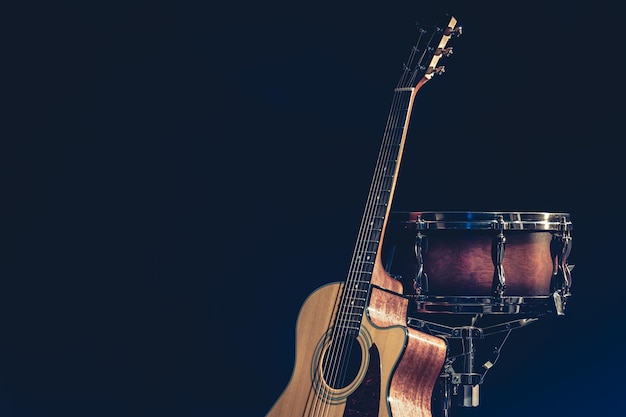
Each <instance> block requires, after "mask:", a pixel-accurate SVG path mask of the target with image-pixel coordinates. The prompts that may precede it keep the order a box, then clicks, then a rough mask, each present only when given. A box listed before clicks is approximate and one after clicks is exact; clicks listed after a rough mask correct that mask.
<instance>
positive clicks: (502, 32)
mask: <svg viewBox="0 0 626 417" xmlns="http://www.w3.org/2000/svg"><path fill="white" fill-rule="evenodd" d="M3 14H4V19H5V20H6V21H7V22H6V23H7V24H6V25H3V27H4V31H5V32H4V35H3V44H4V47H3V55H4V56H3V69H4V70H5V71H7V72H6V73H5V77H4V79H3V81H4V82H3V84H4V88H3V90H4V92H3V94H2V95H3V97H4V99H5V104H6V106H5V111H3V116H4V119H5V122H3V125H4V127H5V129H3V131H4V134H3V138H2V152H1V156H2V160H1V164H0V166H1V168H2V208H1V210H2V222H1V223H0V230H1V233H0V243H1V245H2V246H1V251H0V297H1V300H0V306H1V309H2V310H1V314H0V329H1V333H0V415H2V416H7V417H13V416H19V417H22V416H28V417H48V416H65V417H70V416H81V417H92V416H137V417H139V416H142V417H143V416H181V417H182V416H185V417H186V416H189V417H199V416H262V415H264V414H265V413H266V412H267V411H268V410H269V408H270V407H271V405H272V404H273V403H274V401H275V400H276V399H277V397H278V395H279V394H280V392H281V391H282V389H283V388H284V387H285V386H286V384H287V382H288V379H289V376H290V373H291V369H292V366H293V360H294V326H295V320H296V316H297V313H298V310H299V308H300V306H301V305H302V303H303V301H304V299H305V297H306V296H307V295H308V294H310V293H311V292H312V291H313V290H314V289H316V288H317V287H319V286H320V285H323V284H326V283H328V282H332V281H341V280H343V278H344V274H345V272H346V271H347V267H348V262H349V259H350V255H351V252H352V245H353V243H354V238H355V237H356V232H357V227H358V224H359V222H360V216H361V214H362V210H363V207H364V203H365V198H366V193H367V189H368V187H369V183H370V180H371V175H372V172H373V171H372V170H373V167H374V163H375V159H376V156H377V153H378V146H379V144H380V139H381V137H382V133H383V129H384V126H385V123H386V118H387V114H388V111H389V106H390V104H391V98H392V94H393V88H394V87H395V85H396V82H397V80H398V78H399V76H400V74H401V70H402V64H403V62H404V61H405V60H406V58H407V57H408V54H409V51H410V48H411V47H412V46H413V44H414V43H415V41H416V39H417V29H416V26H415V23H416V22H419V23H420V24H421V25H422V26H423V27H424V28H425V29H428V30H430V29H431V28H432V27H433V26H434V25H435V24H440V25H441V24H444V23H446V22H447V18H446V14H452V15H454V16H455V17H456V18H457V19H458V20H459V23H460V24H461V25H462V26H463V28H464V34H463V35H462V36H461V37H460V38H458V39H454V40H453V43H451V44H452V45H453V46H454V53H453V55H452V56H451V57H449V58H446V60H445V62H444V64H445V66H446V72H445V74H443V75H442V76H441V77H436V78H434V79H433V80H431V81H430V82H429V83H427V84H426V86H425V87H424V88H423V89H422V90H421V91H420V92H419V94H418V96H417V100H416V103H415V107H414V109H413V116H412V119H411V125H410V129H409V137H408V140H407V144H406V146H405V152H404V157H403V161H402V166H401V170H400V174H399V178H398V184H397V188H396V194H395V198H394V202H393V207H392V208H393V210H409V211H421V210H426V211H427V210H441V211H447V210H457V211H478V210H484V211H545V212H568V213H570V214H571V219H572V222H573V224H574V233H573V236H574V244H573V250H572V254H571V258H570V264H574V265H575V269H574V272H573V278H574V285H573V287H572V292H573V297H572V300H571V301H570V303H569V304H568V310H567V314H566V315H565V316H563V317H553V318H547V319H545V320H542V321H540V322H539V323H536V324H533V325H531V326H529V327H526V328H524V329H520V330H516V331H514V332H513V333H512V334H511V336H510V338H509V340H508V341H507V344H505V346H504V349H503V352H502V357H501V358H500V361H499V362H498V363H497V365H496V366H495V367H494V368H493V369H492V370H491V371H490V373H489V375H488V376H487V377H486V379H485V383H484V384H483V386H482V392H481V405H480V406H479V407H478V408H476V409H471V410H468V411H466V412H464V415H473V416H484V417H486V416H496V415H497V416H501V415H507V416H511V417H513V416H522V415H524V416H525V415H537V416H551V415H555V414H558V415H563V414H570V413H578V412H584V413H595V414H596V415H614V414H616V413H619V412H620V410H622V412H623V409H624V407H625V406H624V405H623V404H622V400H621V399H622V397H623V389H624V387H625V385H624V382H623V374H624V371H625V369H624V364H623V362H622V352H623V351H624V343H623V341H621V337H620V334H621V328H622V309H623V300H622V294H623V290H624V276H623V273H622V265H621V264H622V256H623V243H622V242H623V238H622V234H623V226H622V222H623V212H622V210H621V207H622V205H621V196H622V190H623V184H622V180H623V178H624V175H623V170H622V168H623V165H622V164H623V163H622V147H621V142H622V139H623V137H624V132H623V129H622V127H621V122H622V118H623V114H622V112H623V104H622V103H623V102H622V96H621V86H620V85H618V83H621V79H622V74H623V62H622V61H623V52H622V50H623V45H621V44H620V39H621V38H620V36H621V35H622V33H621V30H620V26H621V23H620V18H619V13H618V10H617V8H616V7H615V6H614V5H611V4H609V3H606V2H596V1H594V2H592V1H584V2H566V1H552V2H534V1H526V2H515V3H513V2H495V1H494V2H449V1H448V2H420V1H412V2H409V1H392V2H371V1H361V2H356V1H341V2H311V3H298V2H251V1H248V2H229V3H227V4H220V3H215V2H213V3H209V2H188V1H180V2H168V1H145V2H140V1H128V2H120V3H116V2H110V1H109V2H74V3H72V2H46V3H44V2H39V3H34V2H30V3H29V2H22V3H21V5H20V6H10V7H9V8H7V9H6V10H5V12H4V13H3Z"/></svg>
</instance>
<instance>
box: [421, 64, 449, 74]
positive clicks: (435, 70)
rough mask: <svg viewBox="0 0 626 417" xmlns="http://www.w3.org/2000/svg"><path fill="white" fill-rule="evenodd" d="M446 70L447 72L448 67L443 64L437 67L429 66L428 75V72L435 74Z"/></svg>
mask: <svg viewBox="0 0 626 417" xmlns="http://www.w3.org/2000/svg"><path fill="white" fill-rule="evenodd" d="M444 72H446V67H444V66H443V65H441V66H439V67H436V68H432V67H431V68H428V71H426V75H428V74H433V75H441V74H443V73H444Z"/></svg>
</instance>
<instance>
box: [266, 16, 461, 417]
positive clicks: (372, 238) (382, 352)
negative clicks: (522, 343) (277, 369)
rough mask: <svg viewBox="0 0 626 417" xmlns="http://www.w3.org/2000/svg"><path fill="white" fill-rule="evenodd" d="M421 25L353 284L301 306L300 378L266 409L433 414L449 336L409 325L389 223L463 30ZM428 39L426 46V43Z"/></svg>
mask: <svg viewBox="0 0 626 417" xmlns="http://www.w3.org/2000/svg"><path fill="white" fill-rule="evenodd" d="M456 24H457V21H456V19H455V18H454V17H452V18H450V20H449V23H448V24H447V27H446V28H444V29H441V28H435V29H434V30H433V31H431V32H428V31H426V30H423V29H420V30H419V39H418V42H417V44H416V45H415V46H414V47H413V48H412V50H411V53H410V55H409V59H408V61H407V63H406V64H405V65H404V70H403V73H402V75H401V77H400V80H399V82H398V85H397V87H396V88H395V90H394V95H393V100H392V106H391V111H390V113H389V117H388V120H387V126H386V128H385V131H384V134H383V141H382V145H381V147H380V151H379V156H378V159H377V162H376V167H375V171H374V177H373V179H372V182H371V186H370V190H369V194H368V197H367V203H366V206H365V211H364V214H363V217H362V220H361V225H360V228H359V231H358V236H357V239H356V245H355V248H354V252H353V255H352V260H351V263H350V266H349V270H348V274H347V277H346V280H345V281H344V282H334V283H330V284H327V285H325V286H322V287H321V288H318V289H317V290H315V291H314V292H313V293H312V294H310V295H309V296H308V297H307V299H306V300H305V302H304V304H303V305H302V307H301V310H300V312H299V315H298V320H297V324H296V356H295V365H294V369H293V373H292V375H291V379H290V380H289V383H288V384H287V386H286V388H285V390H284V391H283V392H282V394H281V395H280V397H279V398H278V400H277V401H276V402H275V403H274V405H273V406H272V408H271V409H270V411H269V412H268V414H267V417H321V416H324V417H356V416H359V417H392V416H395V417H430V416H431V415H432V410H431V401H432V393H433V389H434V386H435V384H436V382H437V378H438V377H439V374H440V372H441V370H442V367H443V364H444V361H445V358H446V355H447V344H446V342H445V341H444V340H443V339H441V338H438V337H435V336H432V335H429V334H426V333H423V332H419V331H417V330H415V329H412V328H409V327H407V310H408V298H407V297H406V296H404V295H403V294H402V284H401V282H400V281H398V280H396V279H394V278H393V277H391V276H390V275H389V274H388V273H387V272H386V271H385V268H384V267H383V265H382V262H381V254H380V252H381V251H380V250H381V247H382V242H383V236H384V231H385V227H386V224H387V218H388V215H389V211H390V207H391V202H392V199H393V193H394V189H395V185H396V179H397V174H398V170H399V164H400V160H401V157H402V150H403V147H404V143H405V139H406V135H407V128H408V124H409V119H410V115H411V109H412V107H413V102H414V99H415V96H416V94H417V92H418V91H419V90H420V88H421V87H423V86H424V84H426V83H427V82H428V81H429V80H430V79H432V77H433V76H434V75H436V74H441V73H442V72H443V70H444V67H443V66H440V65H439V60H440V59H441V58H442V57H447V56H449V55H450V53H451V52H452V49H451V47H448V46H447V44H448V41H449V40H450V38H451V37H452V36H455V35H459V34H460V32H461V28H460V27H457V26H456ZM422 44H425V47H423V49H420V46H421V45H422Z"/></svg>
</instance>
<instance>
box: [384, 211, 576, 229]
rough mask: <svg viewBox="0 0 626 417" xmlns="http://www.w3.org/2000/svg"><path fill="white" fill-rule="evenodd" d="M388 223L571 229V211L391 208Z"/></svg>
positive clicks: (444, 226) (471, 227)
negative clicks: (412, 209) (408, 209)
mask: <svg viewBox="0 0 626 417" xmlns="http://www.w3.org/2000/svg"><path fill="white" fill-rule="evenodd" d="M389 222H390V223H391V224H394V223H401V224H414V225H415V226H416V228H417V229H418V230H442V229H450V230H468V229H480V230H494V229H495V230H497V229H503V230H552V231H556V230H561V231H562V230H572V228H573V227H572V222H571V220H570V213H567V212H548V211H392V212H391V213H390V216H389Z"/></svg>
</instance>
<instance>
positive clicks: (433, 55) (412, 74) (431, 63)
mask: <svg viewBox="0 0 626 417" xmlns="http://www.w3.org/2000/svg"><path fill="white" fill-rule="evenodd" d="M457 23H458V22H457V20H456V18H454V17H450V19H449V21H448V24H447V25H446V27H445V28H441V27H435V28H434V29H433V30H432V31H431V32H430V34H429V33H428V31H426V30H425V29H422V28H419V32H420V35H419V39H418V41H417V43H416V45H415V46H414V47H413V48H412V49H411V55H410V56H409V59H408V61H407V63H405V64H404V73H403V74H402V77H401V78H400V82H399V83H398V88H401V89H406V88H419V87H420V86H422V85H423V84H424V83H426V82H427V81H429V80H430V79H431V78H433V76H435V75H441V74H443V73H444V71H445V66H443V65H440V63H439V61H440V60H441V58H447V57H449V56H450V55H452V47H451V46H448V42H449V41H450V39H451V38H452V37H458V36H460V35H461V34H462V32H463V28H462V27H461V26H458V25H457ZM429 35H430V36H429ZM416 59H417V62H414V61H415V60H416Z"/></svg>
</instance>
